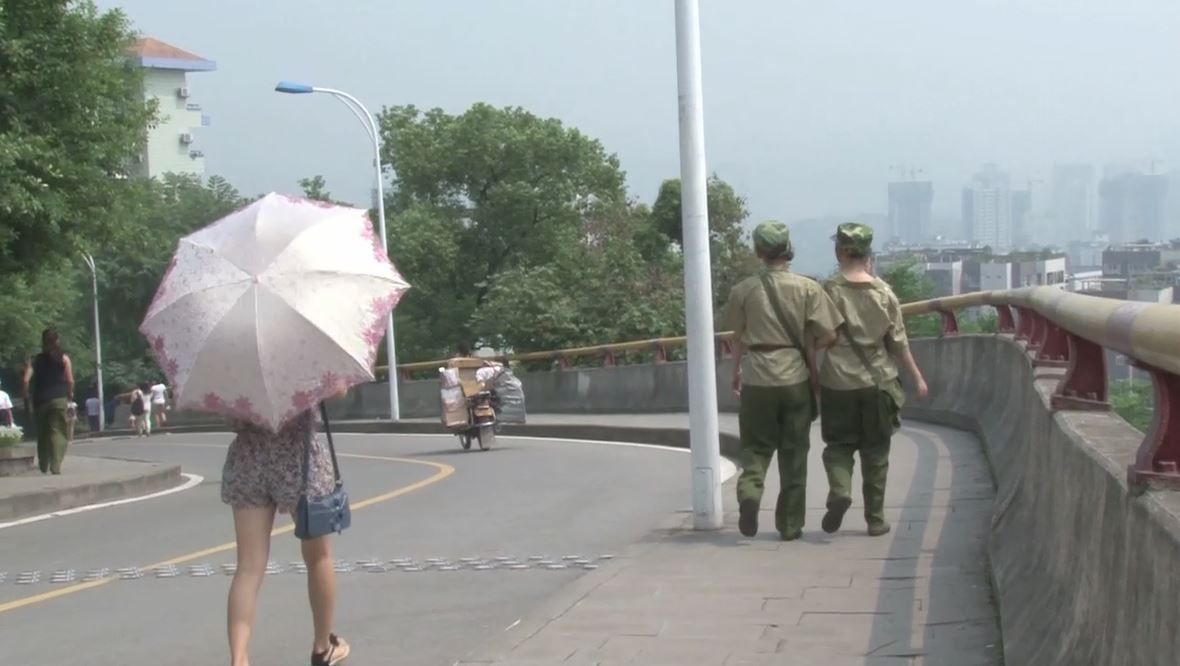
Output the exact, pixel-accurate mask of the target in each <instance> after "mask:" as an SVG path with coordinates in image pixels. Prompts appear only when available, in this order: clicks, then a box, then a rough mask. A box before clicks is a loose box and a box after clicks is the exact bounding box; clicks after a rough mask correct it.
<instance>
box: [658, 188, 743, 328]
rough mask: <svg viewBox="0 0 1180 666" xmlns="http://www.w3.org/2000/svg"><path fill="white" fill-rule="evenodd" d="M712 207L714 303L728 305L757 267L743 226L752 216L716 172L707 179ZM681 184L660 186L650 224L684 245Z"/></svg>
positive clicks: (711, 241)
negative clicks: (735, 290) (734, 290)
mask: <svg viewBox="0 0 1180 666" xmlns="http://www.w3.org/2000/svg"><path fill="white" fill-rule="evenodd" d="M706 191H707V195H706V197H707V203H708V208H709V254H710V257H711V263H712V269H713V270H712V280H713V294H714V298H713V306H714V308H721V307H722V306H723V305H724V304H725V299H726V298H727V296H728V294H729V291H730V289H732V288H733V286H734V285H735V284H737V283H738V282H740V281H741V280H742V279H743V278H745V277H746V276H748V275H750V274H751V273H753V272H754V270H755V269H756V268H757V260H756V259H755V257H754V253H753V252H752V251H751V249H750V243H749V239H748V237H747V236H748V234H746V232H745V231H744V228H743V225H744V224H745V222H746V220H747V219H748V218H749V216H750V212H749V210H747V209H746V200H745V199H744V198H743V197H741V196H739V195H738V194H737V192H736V191H734V189H733V187H732V186H731V185H730V184H729V183H727V182H725V181H724V180H721V178H720V177H718V176H717V175H716V174H714V175H713V176H711V177H710V178H709V180H708V182H707V190H706ZM680 201H681V185H680V180H679V179H672V180H665V181H664V182H663V184H661V185H660V191H659V193H658V194H657V195H656V200H655V203H654V204H652V208H651V226H652V228H653V229H655V230H656V231H657V232H658V233H660V234H661V235H663V236H664V237H665V238H667V239H668V240H670V241H671V242H673V243H675V244H676V245H677V246H682V245H683V243H684V229H683V224H682V217H681V216H682V209H681V205H680Z"/></svg>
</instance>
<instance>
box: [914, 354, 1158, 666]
mask: <svg viewBox="0 0 1180 666" xmlns="http://www.w3.org/2000/svg"><path fill="white" fill-rule="evenodd" d="M913 350H914V354H915V356H916V357H917V359H918V363H919V364H920V365H921V367H922V368H923V370H924V372H925V373H926V375H927V382H928V384H929V386H930V395H931V397H930V399H929V400H928V401H926V402H925V403H915V402H913V401H911V402H910V405H909V406H908V407H907V409H906V414H907V416H908V417H909V418H913V419H917V420H925V421H931V422H936V423H942V424H946V425H952V426H956V427H960V428H966V429H969V430H974V431H976V432H977V433H979V435H980V437H981V439H982V440H983V442H984V446H985V448H986V453H987V456H988V459H989V461H990V464H991V468H992V473H993V476H994V478H995V482H996V487H997V492H996V501H995V507H994V513H993V521H992V531H991V535H990V540H989V548H988V553H989V557H990V561H991V569H992V578H993V583H994V587H995V593H996V596H997V600H998V603H999V607H1000V620H1001V625H1002V629H1003V637H1004V653H1005V659H1006V663H1007V664H1008V665H1009V666H1025V665H1028V666H1042V665H1046V666H1047V665H1051V664H1061V665H1074V664H1077V665H1079V666H1082V665H1089V664H1094V665H1102V666H1105V665H1108V664H1109V665H1111V666H1114V665H1118V666H1139V665H1145V666H1146V665H1149V664H1150V665H1154V664H1159V665H1160V666H1163V665H1165V664H1169V665H1170V664H1176V663H1180V657H1178V656H1177V655H1180V633H1178V632H1177V631H1176V627H1178V626H1180V576H1177V573H1178V572H1180V494H1177V493H1169V492H1149V493H1147V494H1145V495H1143V496H1140V497H1132V496H1130V495H1129V494H1128V492H1127V481H1126V477H1127V472H1126V470H1127V466H1128V465H1130V464H1131V463H1132V462H1133V460H1134V457H1135V452H1136V450H1137V448H1138V446H1139V444H1140V442H1141V441H1142V437H1143V436H1142V435H1141V434H1139V433H1138V432H1137V431H1135V430H1134V429H1133V428H1131V427H1130V426H1129V425H1127V424H1126V423H1125V422H1124V421H1122V419H1120V418H1118V417H1117V416H1115V415H1114V414H1113V413H1093V412H1090V413H1085V412H1058V413H1054V412H1053V411H1052V410H1051V409H1050V407H1049V397H1050V395H1051V394H1052V391H1053V389H1054V387H1055V386H1056V383H1057V379H1058V378H1059V377H1060V373H1061V371H1060V370H1045V369H1035V370H1034V368H1033V367H1032V364H1031V363H1030V361H1029V358H1028V356H1027V354H1026V352H1025V351H1024V348H1023V346H1022V345H1021V344H1019V343H1017V342H1014V341H1013V340H1011V339H1009V338H1007V337H992V336H962V337H958V338H944V339H938V340H916V341H914V343H913Z"/></svg>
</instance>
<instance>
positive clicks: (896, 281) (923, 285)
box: [881, 260, 942, 338]
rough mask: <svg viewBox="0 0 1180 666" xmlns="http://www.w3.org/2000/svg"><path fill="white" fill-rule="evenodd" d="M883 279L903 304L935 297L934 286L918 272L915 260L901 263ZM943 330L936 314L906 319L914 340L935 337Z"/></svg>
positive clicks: (885, 273)
mask: <svg viewBox="0 0 1180 666" xmlns="http://www.w3.org/2000/svg"><path fill="white" fill-rule="evenodd" d="M881 279H882V280H884V281H886V282H888V283H889V286H890V288H892V289H893V293H894V294H896V295H897V300H899V301H901V302H902V303H912V302H914V301H925V300H928V299H931V298H933V297H934V286H933V285H932V284H931V283H930V280H928V279H927V278H926V276H925V275H923V274H922V272H921V271H920V270H918V266H917V262H916V261H914V260H906V261H900V262H898V263H896V264H893V265H892V266H890V267H889V268H887V269H886V270H885V271H884V272H882V273H881ZM941 330H942V325H941V321H940V317H939V316H938V315H934V314H928V315H918V316H915V317H907V318H906V331H907V332H908V333H909V336H910V337H912V338H925V337H934V336H937V335H939V333H940V332H941Z"/></svg>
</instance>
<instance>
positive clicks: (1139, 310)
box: [378, 287, 1180, 374]
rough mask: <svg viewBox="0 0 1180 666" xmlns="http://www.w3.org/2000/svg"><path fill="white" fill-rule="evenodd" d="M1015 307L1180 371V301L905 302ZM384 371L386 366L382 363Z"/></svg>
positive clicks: (563, 358) (932, 307) (671, 342)
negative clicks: (1164, 302) (1169, 303)
mask: <svg viewBox="0 0 1180 666" xmlns="http://www.w3.org/2000/svg"><path fill="white" fill-rule="evenodd" d="M983 306H991V307H1014V308H1018V309H1023V310H1025V311H1026V312H1035V313H1037V314H1039V315H1040V316H1041V317H1044V318H1045V319H1046V320H1048V321H1049V322H1051V323H1053V324H1054V325H1056V326H1058V327H1060V328H1062V329H1063V330H1064V331H1066V332H1068V333H1070V334H1073V335H1076V336H1078V337H1080V338H1083V339H1086V340H1088V341H1090V342H1093V343H1094V344H1098V345H1101V346H1103V347H1107V348H1109V349H1113V350H1115V351H1117V352H1119V353H1121V354H1125V355H1126V356H1129V357H1131V358H1134V359H1137V360H1139V361H1141V362H1143V363H1146V364H1149V365H1151V366H1153V367H1156V368H1160V369H1162V370H1167V371H1169V372H1172V373H1176V374H1180V306H1177V305H1164V304H1158V305H1157V304H1144V303H1133V302H1127V301H1120V300H1114V299H1108V298H1101V297H1097V296H1086V295H1081V294H1072V293H1069V292H1065V291H1062V290H1060V289H1055V288H1053V287H1030V288H1024V289H1013V290H1009V291H982V292H973V293H970V294H962V295H959V296H950V297H947V298H935V299H931V300H926V301H917V302H914V303H906V304H904V305H902V313H903V314H905V315H906V316H915V315H922V314H932V313H937V314H942V315H944V316H948V317H953V316H954V313H955V312H957V311H959V310H962V309H964V308H971V307H983ZM731 335H732V334H731V332H729V331H722V332H719V333H717V334H715V336H714V337H715V339H716V340H717V342H718V343H721V344H725V343H728V341H729V338H730V336H731ZM687 343H688V339H687V338H686V337H684V336H678V337H669V338H652V339H648V340H632V341H628V342H616V343H610V344H604V345H594V346H589V347H572V348H569V349H557V350H552V351H535V352H524V353H517V354H509V355H507V356H505V357H501V358H499V359H498V360H501V361H504V360H506V361H509V362H536V361H552V362H554V363H555V364H560V365H567V364H569V362H571V361H574V360H577V359H587V358H606V359H608V360H610V361H613V359H614V358H615V357H620V356H623V355H625V354H627V353H642V352H655V353H656V354H657V356H662V355H664V354H666V353H667V351H668V350H671V349H675V348H678V347H684V346H685V345H686V344H687ZM443 365H446V360H445V359H439V360H434V361H421V362H416V363H404V364H399V365H398V371H399V372H401V373H414V372H423V371H429V370H434V369H436V368H438V367H441V366H443ZM378 370H379V371H381V372H382V373H384V371H385V370H386V368H384V367H380V368H378Z"/></svg>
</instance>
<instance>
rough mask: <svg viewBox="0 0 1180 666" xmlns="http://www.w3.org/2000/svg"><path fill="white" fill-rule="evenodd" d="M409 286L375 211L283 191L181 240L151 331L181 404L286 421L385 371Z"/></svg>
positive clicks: (150, 315)
mask: <svg viewBox="0 0 1180 666" xmlns="http://www.w3.org/2000/svg"><path fill="white" fill-rule="evenodd" d="M407 289H409V284H407V283H406V281H405V280H403V279H402V277H401V275H400V274H399V273H398V272H397V269H396V268H394V266H393V264H392V263H390V261H389V257H388V256H387V255H386V253H385V248H384V247H382V244H381V242H380V241H379V240H378V239H377V237H376V235H375V234H374V233H373V227H372V225H371V224H370V222H369V219H368V216H367V214H366V212H365V211H363V210H360V209H356V208H345V207H342V206H333V205H329V204H324V203H321V202H318V201H311V200H308V199H301V198H297V197H289V196H285V195H281V194H274V193H271V194H268V195H266V196H265V197H263V198H261V199H259V200H258V201H255V202H254V203H252V204H250V205H249V206H246V207H245V208H243V209H241V210H239V211H237V212H235V213H232V214H230V215H228V216H226V217H224V218H222V219H221V220H218V221H217V222H214V223H213V224H211V225H209V226H207V227H205V228H204V229H201V230H200V231H197V232H196V233H193V234H191V235H189V236H185V237H184V238H182V239H180V243H179V246H178V248H177V250H176V254H175V256H174V257H173V258H172V263H171V264H170V265H169V267H168V271H167V273H166V274H165V275H164V280H163V281H162V282H161V283H160V287H159V290H158V291H157V292H156V297H155V299H154V300H153V301H152V304H151V307H149V308H148V312H147V315H146V316H145V317H144V320H143V324H141V325H140V327H139V330H140V332H141V333H143V335H144V336H145V337H146V338H147V339H148V342H149V343H150V344H151V348H152V352H153V354H154V355H155V357H156V360H157V361H158V362H159V364H160V367H162V368H163V369H164V372H165V373H166V374H167V376H168V381H169V385H170V386H171V387H172V389H173V393H174V394H175V396H176V404H177V407H178V408H181V409H193V410H199V411H207V412H213V413H216V414H220V415H223V416H228V417H231V418H235V419H242V420H246V421H250V422H253V423H257V424H259V425H263V426H266V427H269V428H271V429H278V427H279V426H280V425H281V424H282V423H283V422H285V421H287V420H288V419H290V418H291V417H294V416H296V415H297V414H299V413H301V412H303V411H305V410H307V409H310V408H312V407H314V406H315V405H316V404H317V403H319V401H321V400H323V399H325V398H328V397H330V396H333V395H335V394H337V393H339V392H340V391H341V390H343V389H345V388H347V387H349V386H352V385H354V384H359V383H363V382H369V381H373V379H374V376H373V364H374V362H375V361H376V358H377V346H378V345H379V344H380V343H381V338H382V337H383V336H384V334H385V321H386V318H387V317H388V315H389V313H390V312H391V311H392V310H393V308H394V307H395V306H396V305H397V302H398V300H399V299H400V298H401V296H402V294H404V293H405V291H406V290H407Z"/></svg>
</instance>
